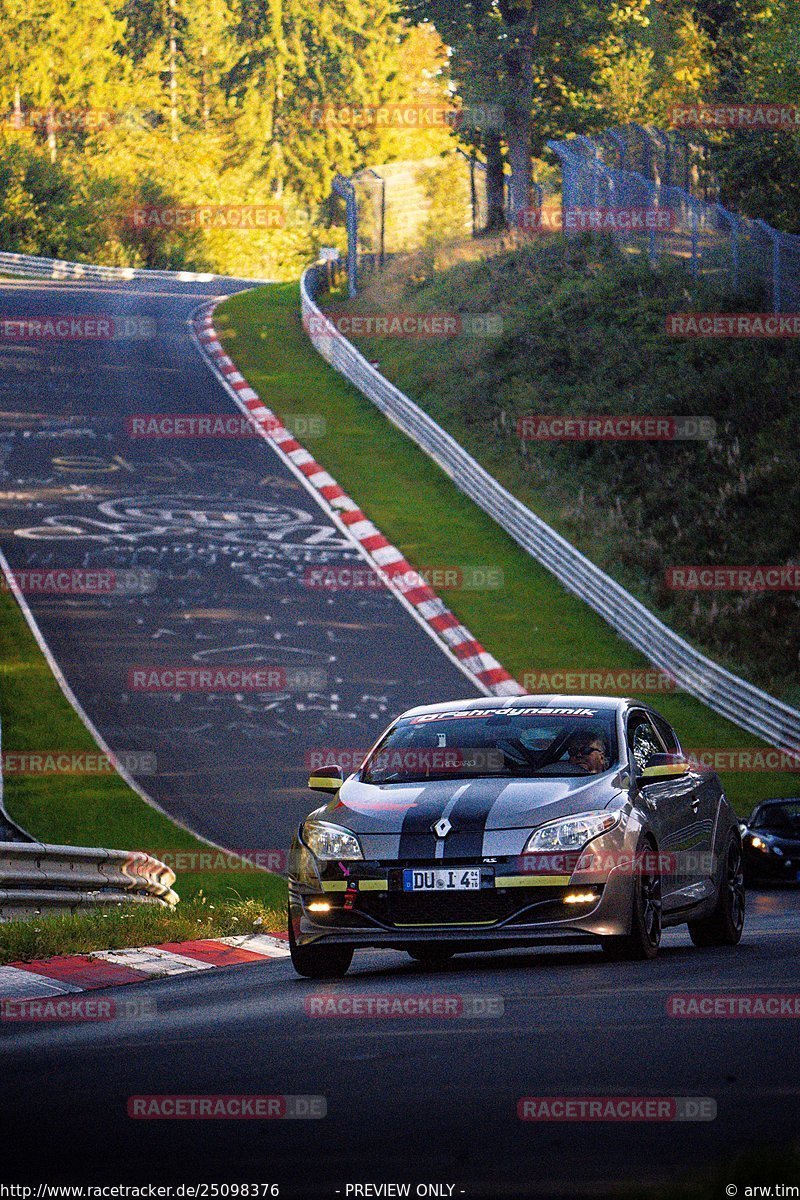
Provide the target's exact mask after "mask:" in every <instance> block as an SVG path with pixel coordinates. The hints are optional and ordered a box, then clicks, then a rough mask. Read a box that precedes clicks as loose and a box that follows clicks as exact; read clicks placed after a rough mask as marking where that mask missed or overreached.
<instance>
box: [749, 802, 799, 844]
mask: <svg viewBox="0 0 800 1200" xmlns="http://www.w3.org/2000/svg"><path fill="white" fill-rule="evenodd" d="M755 828H756V829H763V830H765V831H767V832H769V833H777V834H783V836H784V837H794V838H800V800H790V801H787V803H786V804H770V805H768V806H767V807H766V808H762V809H761V812H760V813H758V815H757V818H756V821H755Z"/></svg>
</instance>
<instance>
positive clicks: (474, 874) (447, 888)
mask: <svg viewBox="0 0 800 1200" xmlns="http://www.w3.org/2000/svg"><path fill="white" fill-rule="evenodd" d="M480 887H481V872H480V868H478V867H466V868H465V867H455V868H450V867H448V868H447V869H446V870H441V869H436V870H430V869H429V868H426V869H423V868H417V867H407V868H406V869H405V870H404V871H403V891H404V892H478V891H480Z"/></svg>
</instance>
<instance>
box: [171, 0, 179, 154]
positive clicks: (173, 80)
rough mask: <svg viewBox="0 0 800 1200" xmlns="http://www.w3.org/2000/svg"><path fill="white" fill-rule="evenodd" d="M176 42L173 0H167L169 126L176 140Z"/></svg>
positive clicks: (172, 136)
mask: <svg viewBox="0 0 800 1200" xmlns="http://www.w3.org/2000/svg"><path fill="white" fill-rule="evenodd" d="M177 61H178V43H177V38H176V29H175V0H169V127H170V138H171V139H172V141H173V142H177V140H178V68H177Z"/></svg>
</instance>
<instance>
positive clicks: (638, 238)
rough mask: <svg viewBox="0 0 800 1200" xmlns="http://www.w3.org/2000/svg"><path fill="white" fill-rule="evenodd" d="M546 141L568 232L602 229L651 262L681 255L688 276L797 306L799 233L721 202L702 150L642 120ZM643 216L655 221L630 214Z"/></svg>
mask: <svg viewBox="0 0 800 1200" xmlns="http://www.w3.org/2000/svg"><path fill="white" fill-rule="evenodd" d="M548 145H549V146H550V148H551V150H553V152H554V153H555V154H556V155H557V157H558V159H559V162H560V164H561V172H562V180H563V186H562V191H563V209H564V214H565V218H564V229H565V232H567V233H573V232H581V231H583V230H585V229H591V228H592V227H593V226H594V227H595V228H602V229H603V230H605V231H606V232H610V233H612V235H613V236H614V237H615V238H616V240H617V241H618V243H619V244H620V245H621V246H622V247H623V248H624V249H625V250H626V251H628V252H630V253H632V254H641V255H646V256H647V257H648V259H649V261H650V262H651V264H652V265H654V266H655V264H656V263H657V262H658V261H659V260H660V259H661V258H665V257H666V258H673V259H676V260H681V261H683V262H685V263H686V265H687V266H688V268H689V269H690V271H691V273H692V276H693V277H695V278H697V277H698V276H699V275H701V274H703V275H711V276H714V275H716V276H718V277H719V278H720V279H723V280H724V281H725V282H726V283H728V284H730V285H731V286H732V287H733V288H734V289H741V288H745V287H747V288H753V287H755V288H756V289H757V290H758V291H760V292H761V293H762V295H763V297H764V302H765V303H766V304H768V305H770V306H771V307H772V310H773V312H775V313H789V312H791V313H796V312H798V311H800V237H798V236H796V235H794V234H789V233H781V232H780V231H778V230H777V229H773V228H772V226H770V225H768V224H767V223H766V222H765V221H758V220H750V219H749V218H748V217H742V216H739V215H737V214H736V213H733V212H730V211H729V210H728V209H727V208H725V207H724V206H723V205H722V204H720V203H719V199H718V196H719V189H718V186H717V183H716V178H715V176H714V172H713V161H712V152H711V151H710V150H709V149H708V147H706V146H702V145H698V144H696V143H694V142H692V141H690V140H689V139H688V138H687V137H686V136H685V135H682V134H680V133H677V132H676V131H674V130H669V131H664V130H655V129H647V128H645V127H644V126H641V125H630V126H624V127H622V128H620V129H611V130H607V131H606V132H605V133H604V134H602V135H601V136H600V137H598V138H597V139H595V140H592V139H591V138H587V137H574V138H567V139H566V140H564V141H551V142H548ZM642 213H649V214H657V215H658V219H656V220H649V221H648V220H647V219H645V218H644V217H640V219H639V220H636V219H635V218H632V217H631V214H642ZM606 214H607V215H608V218H606Z"/></svg>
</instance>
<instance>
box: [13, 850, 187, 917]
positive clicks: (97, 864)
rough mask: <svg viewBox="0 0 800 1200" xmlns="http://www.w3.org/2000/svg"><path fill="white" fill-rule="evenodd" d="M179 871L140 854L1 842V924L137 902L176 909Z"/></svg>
mask: <svg viewBox="0 0 800 1200" xmlns="http://www.w3.org/2000/svg"><path fill="white" fill-rule="evenodd" d="M174 882H175V872H174V871H173V870H172V869H171V868H170V867H167V866H165V864H164V863H162V862H159V860H158V859H157V858H151V857H150V855H149V854H144V853H143V852H142V851H140V850H133V851H126V850H104V849H88V848H86V847H84V846H45V845H43V844H42V843H41V842H24V843H23V842H0V921H8V920H13V919H15V918H19V917H24V916H30V915H35V914H38V913H41V912H43V911H48V910H49V911H56V910H65V909H69V910H72V909H76V908H85V907H90V906H97V905H108V904H118V903H120V902H126V903H127V902H131V901H132V902H133V903H135V904H161V905H164V906H166V907H168V908H172V907H173V906H174V905H175V904H177V903H178V896H177V894H176V893H175V892H174V891H173V890H172V884H173V883H174Z"/></svg>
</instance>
